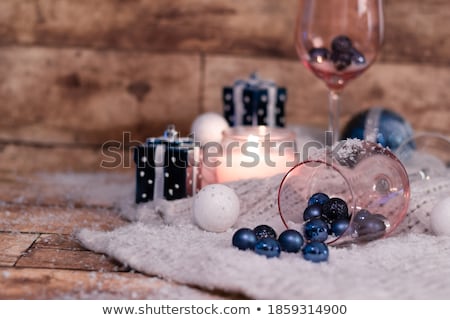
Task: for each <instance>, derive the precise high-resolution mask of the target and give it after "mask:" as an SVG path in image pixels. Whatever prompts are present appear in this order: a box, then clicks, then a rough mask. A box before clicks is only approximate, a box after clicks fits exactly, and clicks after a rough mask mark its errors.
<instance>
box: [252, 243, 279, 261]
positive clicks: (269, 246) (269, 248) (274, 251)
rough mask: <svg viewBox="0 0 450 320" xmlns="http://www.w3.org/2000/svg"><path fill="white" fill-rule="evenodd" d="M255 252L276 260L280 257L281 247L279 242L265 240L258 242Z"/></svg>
mask: <svg viewBox="0 0 450 320" xmlns="http://www.w3.org/2000/svg"><path fill="white" fill-rule="evenodd" d="M255 252H256V253H257V254H260V255H264V256H266V257H267V258H274V257H278V256H280V253H281V247H280V244H279V242H278V241H277V240H275V239H272V238H263V239H260V240H258V241H257V242H256V244H255Z"/></svg>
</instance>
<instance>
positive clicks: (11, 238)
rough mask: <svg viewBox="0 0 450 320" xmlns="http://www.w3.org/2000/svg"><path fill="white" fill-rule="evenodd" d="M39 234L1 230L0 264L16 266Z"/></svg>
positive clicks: (2, 265)
mask: <svg viewBox="0 0 450 320" xmlns="http://www.w3.org/2000/svg"><path fill="white" fill-rule="evenodd" d="M38 236H39V234H30V233H4V232H0V266H1V267H6V266H10V267H12V266H14V264H15V263H16V261H17V260H18V259H19V258H20V256H21V255H22V254H23V253H24V252H25V251H26V250H27V249H28V248H29V247H30V246H31V245H32V243H33V241H35V240H36V238H37V237H38Z"/></svg>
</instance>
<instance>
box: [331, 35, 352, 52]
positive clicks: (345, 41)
mask: <svg viewBox="0 0 450 320" xmlns="http://www.w3.org/2000/svg"><path fill="white" fill-rule="evenodd" d="M352 46H353V44H352V40H350V38H349V37H347V36H343V35H341V36H337V37H336V38H334V39H333V41H332V42H331V50H332V51H334V52H340V53H341V52H350V50H351V49H352Z"/></svg>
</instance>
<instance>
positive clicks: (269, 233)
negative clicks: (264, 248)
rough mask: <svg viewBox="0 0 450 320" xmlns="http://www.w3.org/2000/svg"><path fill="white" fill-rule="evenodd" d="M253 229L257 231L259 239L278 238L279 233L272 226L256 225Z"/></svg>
mask: <svg viewBox="0 0 450 320" xmlns="http://www.w3.org/2000/svg"><path fill="white" fill-rule="evenodd" d="M253 231H254V232H255V235H256V239H257V240H259V239H264V238H273V239H276V238H277V233H276V232H275V230H273V228H272V227H270V226H268V225H265V224H262V225H259V226H257V227H255V229H253Z"/></svg>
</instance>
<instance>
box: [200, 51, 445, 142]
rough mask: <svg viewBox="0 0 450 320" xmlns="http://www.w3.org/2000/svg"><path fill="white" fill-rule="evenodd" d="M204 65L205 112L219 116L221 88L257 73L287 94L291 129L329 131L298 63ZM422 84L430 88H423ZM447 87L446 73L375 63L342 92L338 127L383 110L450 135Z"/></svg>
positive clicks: (316, 91) (218, 60)
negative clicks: (303, 127)
mask: <svg viewBox="0 0 450 320" xmlns="http://www.w3.org/2000/svg"><path fill="white" fill-rule="evenodd" d="M205 66H206V67H205V93H204V106H205V109H206V110H208V111H217V112H221V110H222V101H221V94H222V87H223V86H224V85H229V84H231V83H233V81H235V80H236V79H237V78H246V77H248V75H249V74H250V73H251V72H254V71H255V70H257V71H259V73H260V76H261V77H263V78H266V79H267V78H270V79H273V80H275V81H276V82H277V83H278V84H279V85H281V86H285V87H286V88H287V89H288V101H287V105H286V113H287V122H288V123H289V124H303V125H315V126H319V127H323V128H326V127H327V121H328V115H327V103H328V102H327V89H326V87H325V85H324V84H323V82H322V81H321V80H319V79H317V78H315V77H314V76H313V75H312V74H311V73H310V72H309V71H308V70H307V69H306V68H304V67H303V65H301V64H300V63H298V62H295V61H288V60H277V59H251V58H238V57H227V56H207V57H206V64H205ZM218 74H220V75H221V76H220V77H218V76H217V75H218ZM425 83H429V84H432V85H427V86H425V85H424V84H425ZM448 83H450V73H448V72H447V70H446V69H442V68H439V67H434V66H421V65H398V64H386V63H378V64H375V65H373V66H372V67H371V69H369V70H368V71H367V72H366V73H365V74H363V75H362V76H361V77H360V78H359V79H356V80H355V81H354V82H353V83H350V84H349V85H348V87H347V88H346V89H345V90H344V95H343V107H342V115H341V122H342V124H344V123H345V122H346V121H348V119H349V117H350V116H351V115H353V114H355V113H356V112H357V111H359V110H362V109H365V108H367V107H369V106H373V105H381V106H385V107H388V108H390V109H392V110H395V111H397V112H399V113H400V114H402V115H403V116H404V117H406V118H407V119H408V120H409V121H410V122H411V123H412V126H413V127H414V128H415V129H417V130H429V131H439V132H442V133H446V134H450V126H449V123H450V112H449V111H450V106H449V104H448V101H450V92H449V91H448V89H447V84H448Z"/></svg>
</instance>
